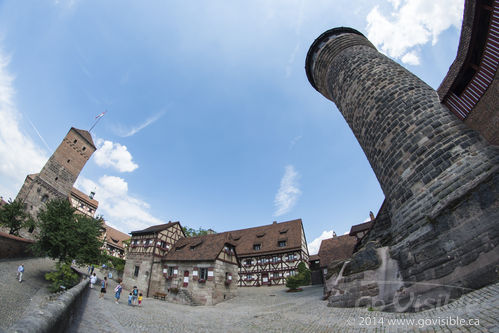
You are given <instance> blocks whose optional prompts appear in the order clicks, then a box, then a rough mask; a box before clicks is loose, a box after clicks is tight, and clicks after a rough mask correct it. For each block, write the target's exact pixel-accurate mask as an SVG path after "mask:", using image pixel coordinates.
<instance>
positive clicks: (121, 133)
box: [117, 111, 165, 138]
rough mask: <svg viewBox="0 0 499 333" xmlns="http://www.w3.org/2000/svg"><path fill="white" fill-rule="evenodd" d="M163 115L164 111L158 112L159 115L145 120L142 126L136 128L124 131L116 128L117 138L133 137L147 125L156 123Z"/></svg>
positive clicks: (121, 128)
mask: <svg viewBox="0 0 499 333" xmlns="http://www.w3.org/2000/svg"><path fill="white" fill-rule="evenodd" d="M164 114H165V112H164V111H162V112H159V113H157V114H155V115H154V116H152V117H149V118H147V119H146V120H145V121H144V122H143V123H142V124H140V125H138V126H134V127H132V128H131V129H126V128H124V127H118V128H117V134H118V135H119V136H121V137H124V138H126V137H129V136H132V135H135V134H137V133H138V132H140V131H142V130H143V129H144V128H146V127H147V126H149V125H151V124H153V123H154V122H156V121H157V120H158V119H159V118H161V117H162V116H163V115H164Z"/></svg>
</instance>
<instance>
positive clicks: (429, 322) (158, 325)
mask: <svg viewBox="0 0 499 333" xmlns="http://www.w3.org/2000/svg"><path fill="white" fill-rule="evenodd" d="M22 262H24V263H25V266H26V274H25V282H23V283H19V282H17V281H16V280H15V271H16V267H17V266H18V265H19V264H20V263H21V261H16V260H7V261H0V273H1V275H0V276H1V278H0V323H1V326H0V331H1V329H2V328H3V329H5V328H8V327H9V326H11V325H12V324H13V322H14V321H16V320H17V319H19V318H21V316H22V315H23V314H25V313H27V312H29V311H32V310H33V309H36V308H38V307H40V306H43V303H46V302H47V300H46V295H47V294H48V292H47V289H46V285H47V283H46V282H45V281H43V274H44V273H45V272H47V271H49V270H50V269H52V268H53V265H54V263H53V261H51V260H48V259H27V260H23V261H22ZM97 274H98V275H99V277H102V275H101V274H100V273H99V272H98V273H97ZM115 285H116V284H115V283H114V282H113V281H111V283H110V286H109V291H108V293H107V294H106V296H105V298H104V299H98V295H99V289H98V288H96V289H93V290H89V295H88V299H87V301H86V304H85V306H84V307H83V308H82V309H81V311H80V313H79V316H78V318H77V320H76V322H75V323H74V325H73V326H72V327H71V329H70V331H71V332H92V333H95V332H126V333H131V332H314V333H316V332H421V331H422V332H499V328H498V327H499V284H495V285H492V286H489V287H486V288H483V289H481V290H477V291H474V292H472V293H469V294H467V295H465V296H463V297H461V298H460V299H459V300H458V301H456V302H453V303H451V304H448V305H446V306H443V307H440V308H438V309H435V310H430V311H424V312H420V313H415V314H414V313H408V314H394V313H383V312H377V311H368V310H367V309H364V308H362V309H339V308H330V307H327V306H326V302H325V301H322V300H321V297H322V287H321V286H310V287H305V288H304V291H303V292H301V293H286V292H285V288H283V287H265V288H263V287H261V288H239V296H238V297H236V298H234V299H231V300H228V301H226V302H222V303H220V304H217V305H216V306H205V307H203V306H198V307H191V306H186V305H179V304H172V303H167V302H164V301H160V300H155V299H144V304H143V306H142V307H131V306H128V305H127V304H126V303H127V302H126V296H127V294H128V293H129V292H130V291H127V290H124V292H123V294H122V296H123V297H122V299H121V302H120V304H115V302H114V298H113V292H112V290H113V289H114V287H115ZM448 318H452V319H454V320H455V319H458V318H459V319H464V320H470V322H471V324H469V325H464V326H459V325H452V324H449V323H445V322H444V320H447V319H448ZM380 319H383V323H381V322H380ZM397 320H398V323H397V322H396V321H397ZM411 320H413V323H411V322H410V321H411ZM476 324H478V325H476Z"/></svg>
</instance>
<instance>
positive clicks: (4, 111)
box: [0, 51, 47, 198]
mask: <svg viewBox="0 0 499 333" xmlns="http://www.w3.org/2000/svg"><path fill="white" fill-rule="evenodd" d="M9 60H10V59H9V57H8V56H6V55H5V54H4V53H3V52H2V51H0V179H1V180H2V182H1V184H0V195H2V196H4V197H6V198H9V197H10V198H15V196H16V195H17V192H18V191H19V189H20V188H21V185H22V184H23V182H24V179H25V178H26V175H27V174H29V173H34V172H38V171H40V169H41V168H42V167H43V165H44V163H45V161H46V160H47V157H46V154H45V152H44V151H43V149H41V148H40V147H38V146H37V145H36V144H35V143H34V142H33V140H32V139H31V138H30V137H29V136H28V135H26V134H24V133H23V131H21V128H20V123H19V121H20V119H21V114H20V112H19V111H18V110H17V107H16V105H15V103H14V95H15V89H14V86H13V82H14V77H13V76H12V75H11V74H10V73H9V72H8V70H7V67H8V65H9ZM19 152H22V154H20V153H19Z"/></svg>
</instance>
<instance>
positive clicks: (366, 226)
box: [349, 221, 374, 236]
mask: <svg viewBox="0 0 499 333" xmlns="http://www.w3.org/2000/svg"><path fill="white" fill-rule="evenodd" d="M373 224H374V222H373V221H368V222H364V223H361V224H356V225H353V226H352V228H351V229H350V233H349V235H350V236H355V235H356V234H357V233H359V232H362V231H369V230H371V228H372V226H373Z"/></svg>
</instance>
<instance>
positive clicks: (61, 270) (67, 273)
mask: <svg viewBox="0 0 499 333" xmlns="http://www.w3.org/2000/svg"><path fill="white" fill-rule="evenodd" d="M56 269H57V270H56V271H55V272H51V273H47V274H45V280H48V281H52V284H51V285H50V286H49V290H50V291H51V292H57V291H59V290H61V289H69V288H72V287H73V286H75V285H76V284H77V283H78V280H79V276H78V274H76V273H75V272H74V271H73V270H72V269H71V264H69V263H62V264H61V263H60V262H58V263H57V264H56ZM61 287H63V288H61Z"/></svg>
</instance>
